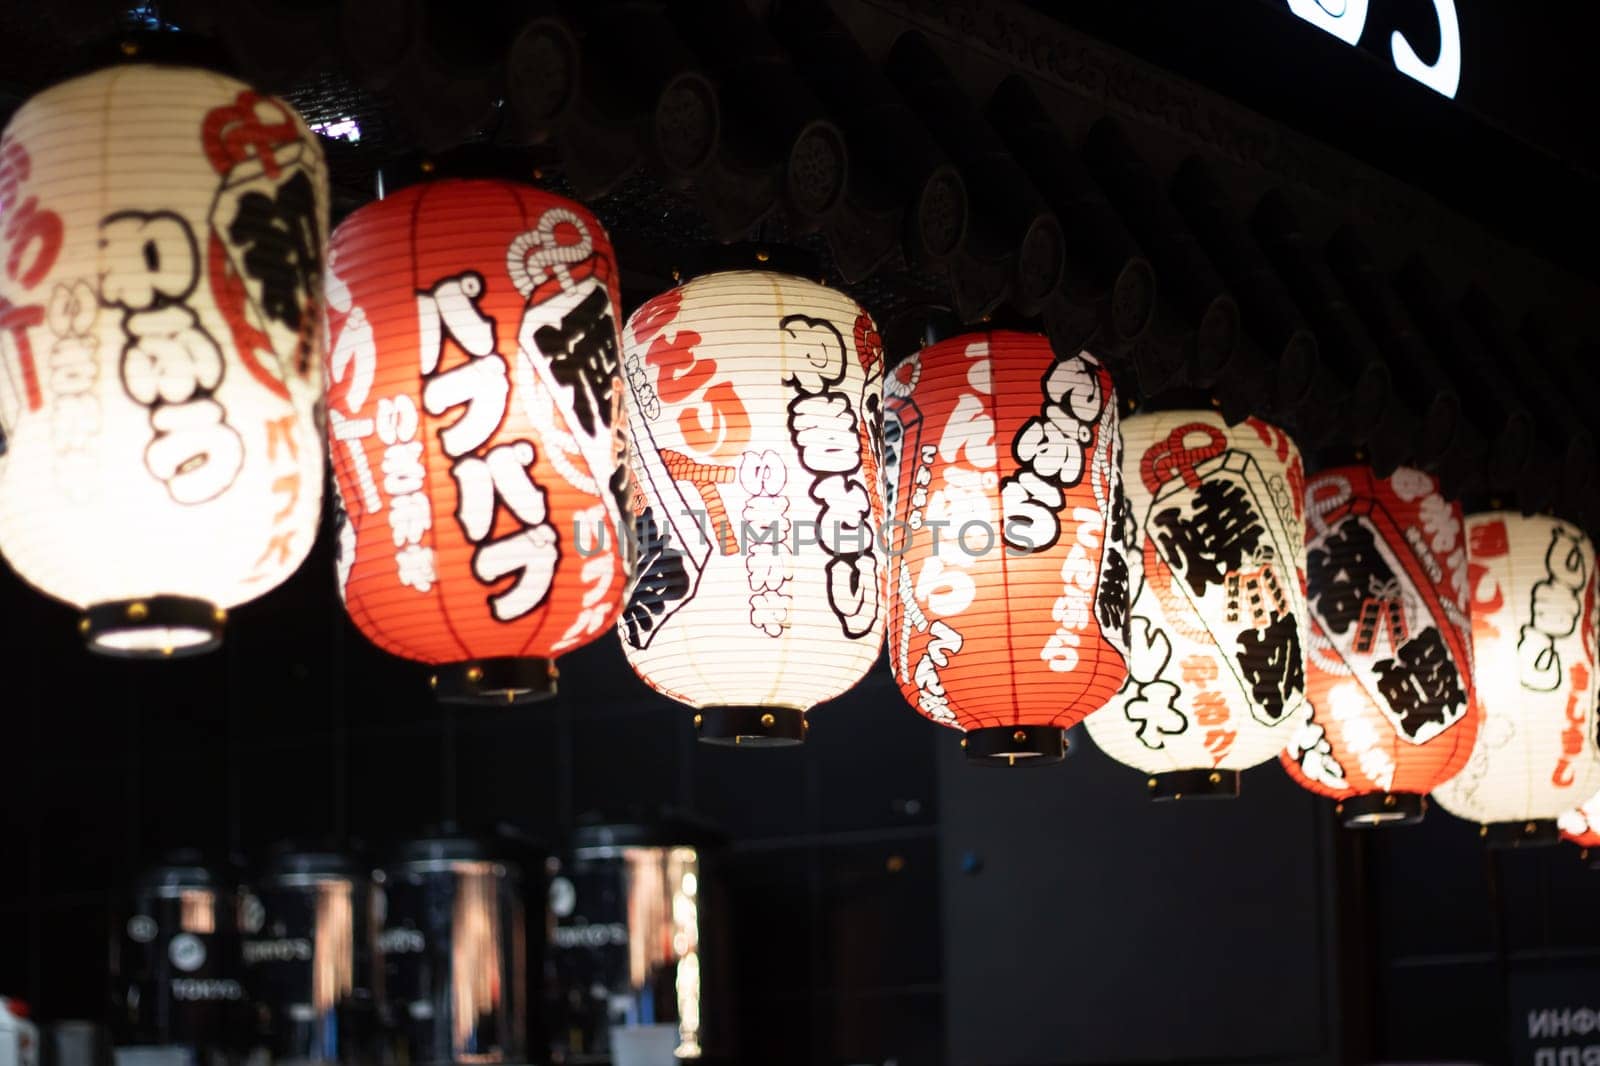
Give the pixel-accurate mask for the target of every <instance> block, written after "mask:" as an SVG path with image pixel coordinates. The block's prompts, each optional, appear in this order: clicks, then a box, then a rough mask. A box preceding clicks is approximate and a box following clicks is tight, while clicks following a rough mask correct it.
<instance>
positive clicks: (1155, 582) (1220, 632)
mask: <svg viewBox="0 0 1600 1066" xmlns="http://www.w3.org/2000/svg"><path fill="white" fill-rule="evenodd" d="M1122 434H1123V447H1124V458H1123V475H1124V482H1125V486H1126V491H1127V494H1128V503H1129V516H1128V521H1129V523H1130V529H1129V532H1128V534H1127V543H1129V544H1130V545H1138V546H1139V547H1138V550H1130V551H1129V553H1128V558H1129V563H1130V566H1129V572H1130V581H1131V588H1132V589H1133V594H1132V595H1133V600H1132V605H1131V607H1130V608H1129V614H1130V621H1129V653H1128V682H1127V684H1126V685H1124V686H1123V688H1122V691H1121V692H1120V693H1119V694H1118V695H1117V697H1116V698H1115V699H1114V700H1113V701H1112V703H1111V704H1110V705H1109V706H1108V707H1106V708H1105V710H1103V711H1101V712H1100V713H1098V714H1094V715H1091V716H1090V717H1089V718H1088V719H1087V720H1086V721H1085V723H1084V727H1085V729H1087V731H1088V733H1089V735H1090V736H1091V737H1092V738H1093V739H1094V742H1095V744H1096V745H1098V746H1099V747H1100V748H1101V749H1102V750H1104V751H1105V752H1106V753H1107V754H1108V755H1110V756H1111V757H1112V758H1113V759H1116V760H1117V761H1118V762H1120V763H1123V764H1125V765H1128V766H1132V767H1134V768H1136V769H1138V770H1141V771H1143V772H1144V773H1145V774H1146V775H1147V784H1148V787H1149V789H1150V793H1151V795H1152V796H1153V797H1155V798H1158V799H1169V798H1170V799H1176V798H1181V797H1183V796H1206V795H1212V796H1216V795H1221V796H1228V795H1236V794H1237V792H1238V771H1240V770H1243V769H1246V768H1248V767H1251V766H1254V765H1256V764H1258V763H1261V762H1265V761H1266V760H1268V759H1270V758H1272V757H1274V756H1276V755H1277V754H1278V752H1279V751H1281V750H1282V749H1283V747H1284V745H1285V744H1286V743H1287V742H1288V740H1289V737H1290V736H1291V734H1292V732H1293V729H1294V726H1295V723H1296V721H1297V719H1298V718H1299V717H1300V713H1301V709H1302V706H1303V704H1304V702H1305V652H1304V639H1305V636H1304V635H1305V633H1306V629H1307V620H1306V600H1305V572H1304V563H1305V518H1304V500H1303V492H1304V488H1305V476H1304V473H1303V467H1302V466H1301V462H1300V454H1299V451H1298V450H1297V449H1296V448H1295V446H1294V443H1293V441H1291V440H1290V439H1289V437H1288V435H1287V434H1285V433H1284V432H1283V430H1281V429H1278V428H1277V427H1275V426H1270V425H1268V424H1266V423H1265V422H1261V421H1258V420H1256V419H1246V420H1245V421H1243V422H1241V423H1239V424H1238V425H1236V426H1229V425H1228V424H1227V423H1226V422H1225V421H1224V420H1223V419H1222V417H1221V416H1220V415H1218V414H1216V413H1214V412H1212V411H1164V412H1161V413H1156V414H1144V415H1138V416H1135V417H1133V418H1129V419H1126V420H1125V421H1124V422H1123V423H1122Z"/></svg>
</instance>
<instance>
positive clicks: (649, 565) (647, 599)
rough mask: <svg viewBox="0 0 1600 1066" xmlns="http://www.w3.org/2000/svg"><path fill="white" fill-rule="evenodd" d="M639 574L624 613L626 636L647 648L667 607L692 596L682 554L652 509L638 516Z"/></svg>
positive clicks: (633, 643)
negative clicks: (669, 541)
mask: <svg viewBox="0 0 1600 1066" xmlns="http://www.w3.org/2000/svg"><path fill="white" fill-rule="evenodd" d="M638 529H639V571H638V572H639V576H638V578H637V580H635V582H634V585H633V590H632V593H631V595H630V596H629V597H628V606H627V608H626V609H625V610H624V611H623V613H622V625H623V635H624V637H625V638H626V639H627V641H628V643H629V644H630V645H632V646H633V647H635V648H643V647H646V646H647V645H648V644H649V643H650V638H651V637H652V636H654V635H655V634H654V630H655V628H656V626H657V624H659V622H660V621H661V619H662V618H664V617H665V616H666V613H667V608H668V607H670V606H671V605H672V604H674V603H676V602H677V601H678V600H681V599H683V598H684V597H685V596H687V595H689V574H688V571H687V570H686V569H685V568H684V565H683V553H682V552H681V551H678V550H677V549H676V548H674V547H672V546H671V544H669V543H668V540H667V537H666V535H665V534H664V533H663V532H662V531H661V529H660V527H658V526H657V525H656V521H655V514H654V513H653V509H652V508H649V507H646V508H645V510H644V514H642V515H640V516H639V525H638Z"/></svg>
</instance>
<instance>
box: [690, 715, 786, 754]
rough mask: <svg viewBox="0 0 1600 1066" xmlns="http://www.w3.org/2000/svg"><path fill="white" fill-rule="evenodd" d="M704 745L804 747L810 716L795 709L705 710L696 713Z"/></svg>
mask: <svg viewBox="0 0 1600 1066" xmlns="http://www.w3.org/2000/svg"><path fill="white" fill-rule="evenodd" d="M694 729H695V733H696V735H698V736H699V738H700V740H701V742H702V743H706V744H717V745H720V746H723V747H729V748H787V747H793V746H794V745H796V744H804V743H805V740H806V729H807V726H806V716H805V712H804V711H797V710H795V709H794V708H793V707H740V706H726V705H719V706H711V707H702V708H700V709H699V710H698V711H696V712H695V713H694Z"/></svg>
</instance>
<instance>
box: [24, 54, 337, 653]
mask: <svg viewBox="0 0 1600 1066" xmlns="http://www.w3.org/2000/svg"><path fill="white" fill-rule="evenodd" d="M327 202H328V194H327V177H326V174H325V171H324V166H323V160H322V153H321V149H320V148H319V147H318V145H317V140H316V137H315V136H314V135H313V134H311V132H310V131H309V130H307V128H306V126H305V124H304V123H303V122H302V121H301V120H300V117H299V116H298V115H296V114H295V112H294V110H293V109H292V108H291V107H289V105H287V104H285V103H283V102H282V101H280V100H277V99H274V98H272V97H269V96H262V95H259V94H257V93H255V92H254V91H252V90H251V89H250V88H249V87H248V86H245V85H243V84H241V83H239V82H237V81H234V80H232V79H230V78H226V77H222V76H220V75H217V74H212V73H207V72H204V71H200V70H192V69H186V68H179V67H152V66H143V65H129V66H125V67H118V68H114V69H110V70H104V71H100V72H99V73H96V74H91V75H89V76H87V77H83V78H78V79H76V80H74V81H69V82H66V83H64V84H61V85H58V86H56V87H54V88H52V89H49V90H47V91H45V92H43V93H41V94H40V95H38V96H36V97H34V98H33V99H32V100H30V101H28V102H27V103H26V104H24V105H23V107H22V109H21V110H20V111H18V112H17V114H16V116H15V117H14V118H13V119H12V121H11V124H10V125H9V126H8V127H7V129H6V132H5V136H4V141H3V143H0V218H3V219H4V227H3V233H0V252H3V254H0V262H3V268H0V327H3V328H0V362H3V365H4V369H5V372H4V373H3V374H0V429H3V431H4V435H5V451H4V455H3V457H0V550H3V551H4V552H5V555H6V558H7V559H8V560H9V561H10V562H11V565H12V566H13V567H14V568H15V569H16V570H17V571H18V573H20V574H21V575H22V576H23V577H24V578H26V579H27V580H28V581H29V582H31V583H32V584H33V585H35V586H37V587H38V588H39V589H41V590H42V591H44V592H47V593H49V594H50V595H52V596H55V597H57V598H59V599H62V600H65V601H67V602H68V603H71V604H73V605H75V606H77V607H79V608H82V609H84V610H85V611H86V615H85V617H84V619H83V621H82V623H81V628H82V629H83V630H84V632H85V634H86V636H87V637H88V639H89V641H90V644H91V646H92V647H94V648H96V649H97V650H100V651H104V652H107V653H110V654H123V655H161V654H173V653H176V652H183V651H196V650H201V649H203V648H206V647H210V646H213V645H214V644H215V642H216V639H217V637H218V636H219V634H220V631H221V624H222V620H223V610H224V609H225V608H227V607H231V606H233V605H234V604H238V603H242V602H244V601H246V600H250V599H253V598H254V597H256V596H259V595H261V594H262V593H264V592H266V591H267V590H269V589H271V588H273V587H274V586H275V585H277V584H278V583H279V582H281V581H282V580H283V579H284V578H285V577H287V576H288V575H289V574H290V573H292V572H293V571H294V569H295V568H296V567H297V566H298V565H299V564H300V562H301V560H302V559H303V558H304V557H305V554H306V552H307V551H308V550H309V549H310V547H311V542H312V539H313V538H314V536H315V534H316V525H317V516H318V514H319V511H320V508H321V502H322V477H323V449H322V435H321V433H320V431H319V428H318V424H317V411H318V404H319V401H320V397H321V391H322V336H321V332H322V327H321V318H322V315H321V304H320V298H321V297H320V293H321V288H322V260H323V249H324V245H325V243H326V240H327Z"/></svg>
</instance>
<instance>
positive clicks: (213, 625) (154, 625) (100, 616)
mask: <svg viewBox="0 0 1600 1066" xmlns="http://www.w3.org/2000/svg"><path fill="white" fill-rule="evenodd" d="M227 620H228V612H226V611H224V610H223V609H222V608H220V607H218V606H217V605H216V604H214V603H208V602H207V601H205V600H198V599H192V598H190V597H188V596H147V597H143V598H141V599H136V600H112V601H109V602H106V603H97V604H94V605H93V606H91V607H89V609H88V610H86V611H84V613H83V617H82V618H81V619H79V621H78V632H80V633H82V634H83V639H84V642H85V643H87V644H88V645H89V650H90V651H94V652H98V653H100V654H101V655H110V656H113V657H115V658H119V659H175V658H179V657H181V656H185V655H199V654H201V653H202V652H208V651H212V650H214V649H216V648H217V647H219V646H221V644H222V627H223V625H224V624H225V623H226V622H227Z"/></svg>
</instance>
